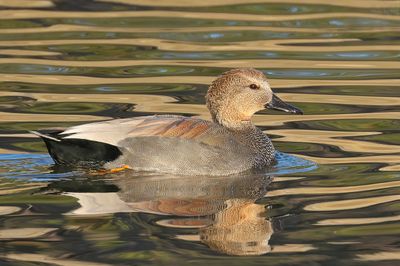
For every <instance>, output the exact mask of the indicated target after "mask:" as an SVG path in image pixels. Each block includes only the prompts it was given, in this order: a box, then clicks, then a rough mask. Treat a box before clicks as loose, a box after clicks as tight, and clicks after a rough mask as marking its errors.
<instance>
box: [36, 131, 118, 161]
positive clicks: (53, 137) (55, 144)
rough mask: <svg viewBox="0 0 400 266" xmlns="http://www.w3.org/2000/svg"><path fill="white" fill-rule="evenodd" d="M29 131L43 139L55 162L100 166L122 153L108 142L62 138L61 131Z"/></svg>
mask: <svg viewBox="0 0 400 266" xmlns="http://www.w3.org/2000/svg"><path fill="white" fill-rule="evenodd" d="M30 132H31V133H33V134H35V135H37V136H39V137H41V138H42V139H43V141H44V143H45V144H46V147H47V150H48V151H49V154H50V156H51V157H52V158H53V160H54V161H55V162H56V163H57V164H66V165H72V166H97V167H101V166H102V165H103V164H104V163H106V162H110V161H114V160H115V159H117V158H118V157H119V156H121V155H122V153H121V151H120V149H119V148H118V147H116V146H113V145H110V144H106V143H102V142H97V141H90V140H85V139H62V138H60V137H59V133H60V132H61V131H58V132H51V133H41V132H37V131H30Z"/></svg>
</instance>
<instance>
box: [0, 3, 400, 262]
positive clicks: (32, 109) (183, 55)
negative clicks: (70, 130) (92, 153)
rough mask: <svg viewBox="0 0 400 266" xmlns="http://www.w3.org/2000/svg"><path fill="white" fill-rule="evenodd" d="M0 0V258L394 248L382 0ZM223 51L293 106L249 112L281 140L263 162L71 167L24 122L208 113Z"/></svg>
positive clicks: (390, 39) (394, 120)
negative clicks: (114, 169)
mask: <svg viewBox="0 0 400 266" xmlns="http://www.w3.org/2000/svg"><path fill="white" fill-rule="evenodd" d="M156 2H159V3H156ZM0 7H1V10H0V15H1V16H0V243H1V244H0V264H1V265H7V266H8V265H93V266H102V265H187V264H189V263H190V264H191V265H204V264H207V265H303V264H309V265H397V264H399V263H400V262H399V260H400V244H399V238H398V234H399V233H400V224H399V220H400V213H399V211H400V205H399V200H400V195H399V192H400V189H399V187H400V146H399V144H400V116H399V115H400V110H399V109H400V98H399V96H400V77H399V69H400V62H399V60H400V45H399V40H400V39H399V30H400V24H399V23H400V16H399V14H400V2H399V1H390V0H380V1H378V0H364V1H360V0H346V1H344V0H336V1H322V0H304V1H297V0H285V1H277V0H276V1H273V0H247V1H244V0H219V1H184V0H165V1H148V0H147V1H145V0H98V1H95V0H79V1H72V0H70V1H68V0H58V1H55V0H54V1H51V0H35V1H30V0H18V1H17V0H16V1H4V0H0ZM236 67H256V68H258V69H260V70H262V71H264V73H265V74H266V75H267V76H268V77H269V79H270V83H271V85H272V87H273V89H274V90H275V92H276V93H277V94H278V95H279V96H280V97H281V98H282V99H284V100H286V101H288V102H292V103H294V104H295V105H296V106H298V107H300V108H301V109H302V110H303V111H304V112H305V115H304V116H293V115H286V114H282V113H274V112H270V111H268V112H267V111H263V112H260V113H259V114H257V115H256V116H255V118H254V122H255V123H256V124H257V125H258V126H260V127H261V128H262V129H263V130H265V131H266V132H267V133H268V134H269V135H270V136H271V137H272V138H273V141H274V145H275V146H276V147H277V149H278V150H280V151H281V152H284V154H281V155H280V157H279V162H280V164H279V165H278V166H277V167H276V168H275V169H272V170H271V171H270V172H268V173H265V174H263V175H241V176H236V177H229V178H226V177H225V178H218V177H198V178H195V179H194V178H188V177H177V176H169V175H168V176H165V175H157V174H144V173H137V174H135V175H134V176H132V174H131V173H129V172H121V173H118V174H113V175H99V174H98V173H84V172H81V171H79V170H74V171H71V169H61V168H60V167H56V166H54V165H53V162H52V160H51V159H50V157H49V156H48V155H47V153H46V149H45V146H44V145H43V143H42V142H41V141H40V140H39V139H38V138H35V137H34V136H33V135H30V134H28V133H27V131H28V130H36V129H43V128H54V127H67V126H71V125H76V124H80V123H83V122H89V121H95V120H104V119H108V118H113V117H134V116H140V115H146V114H154V113H159V114H160V113H174V114H184V115H190V116H198V117H202V118H205V119H209V115H208V112H207V110H206V108H205V106H204V98H203V96H204V94H205V92H206V90H207V84H209V82H210V81H211V80H212V79H213V78H214V77H215V76H217V75H219V74H220V73H221V72H223V71H225V70H228V69H231V68H236ZM288 154H291V155H288ZM293 155H294V156H293ZM300 158H303V159H305V160H303V159H300ZM311 162H315V163H316V164H317V165H316V164H313V163H311ZM249 255H251V256H249Z"/></svg>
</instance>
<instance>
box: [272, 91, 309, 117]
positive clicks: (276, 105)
mask: <svg viewBox="0 0 400 266" xmlns="http://www.w3.org/2000/svg"><path fill="white" fill-rule="evenodd" d="M265 108H269V109H275V110H279V111H284V112H287V113H292V114H296V115H302V114H303V111H301V110H300V109H299V108H297V107H294V106H293V105H290V104H287V103H285V102H284V101H282V100H281V99H279V97H278V96H276V95H275V94H274V95H273V96H272V100H271V101H270V102H269V103H267V104H266V105H265Z"/></svg>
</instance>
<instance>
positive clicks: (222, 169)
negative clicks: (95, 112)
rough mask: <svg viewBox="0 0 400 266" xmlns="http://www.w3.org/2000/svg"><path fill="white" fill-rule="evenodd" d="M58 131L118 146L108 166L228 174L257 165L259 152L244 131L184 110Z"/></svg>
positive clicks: (70, 138) (72, 136)
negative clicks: (179, 113)
mask: <svg viewBox="0 0 400 266" xmlns="http://www.w3.org/2000/svg"><path fill="white" fill-rule="evenodd" d="M59 136H60V137H61V138H62V139H63V140H73V139H82V140H88V141H94V142H100V143H106V144H107V145H112V146H114V147H118V148H119V150H120V151H121V153H122V154H121V155H120V156H119V157H118V158H117V159H116V160H113V161H111V162H108V163H106V164H105V167H107V168H114V167H119V166H121V165H124V164H126V165H128V166H130V167H131V168H133V169H135V170H144V171H161V172H170V173H178V174H186V175H187V174H190V175H195V174H197V175H199V174H200V175H228V174H234V173H239V172H242V171H245V170H248V169H250V168H252V167H253V166H254V163H255V160H256V158H255V157H256V154H255V153H254V149H252V148H251V146H249V145H247V143H246V142H245V141H244V139H243V136H240V135H238V134H235V133H233V132H232V131H230V130H227V129H226V128H224V127H222V126H220V125H219V124H216V123H213V122H210V121H206V120H202V119H198V118H188V117H184V116H170V115H159V116H147V117H137V118H128V119H116V120H110V121H105V122H97V123H91V124H85V125H81V126H76V127H72V128H69V129H67V130H65V131H64V132H62V133H60V134H59Z"/></svg>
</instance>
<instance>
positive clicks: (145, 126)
mask: <svg viewBox="0 0 400 266" xmlns="http://www.w3.org/2000/svg"><path fill="white" fill-rule="evenodd" d="M223 132H224V133H225V134H226V131H225V130H223V129H222V128H221V127H220V126H219V125H216V124H214V123H212V122H210V121H206V120H202V119H199V118H190V117H184V116H172V115H155V116H143V117H135V118H126V119H114V120H109V121H103V122H95V123H89V124H84V125H79V126H74V127H70V128H68V129H66V130H65V131H63V132H61V133H59V135H58V137H59V138H61V139H83V140H90V141H96V142H102V143H106V144H110V145H114V146H117V147H120V146H121V145H123V142H124V141H125V140H127V139H132V138H145V137H163V138H178V139H182V140H193V141H196V142H202V143H205V144H208V145H212V146H220V145H222V144H223V142H224V141H226V136H224V135H225V134H223Z"/></svg>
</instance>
